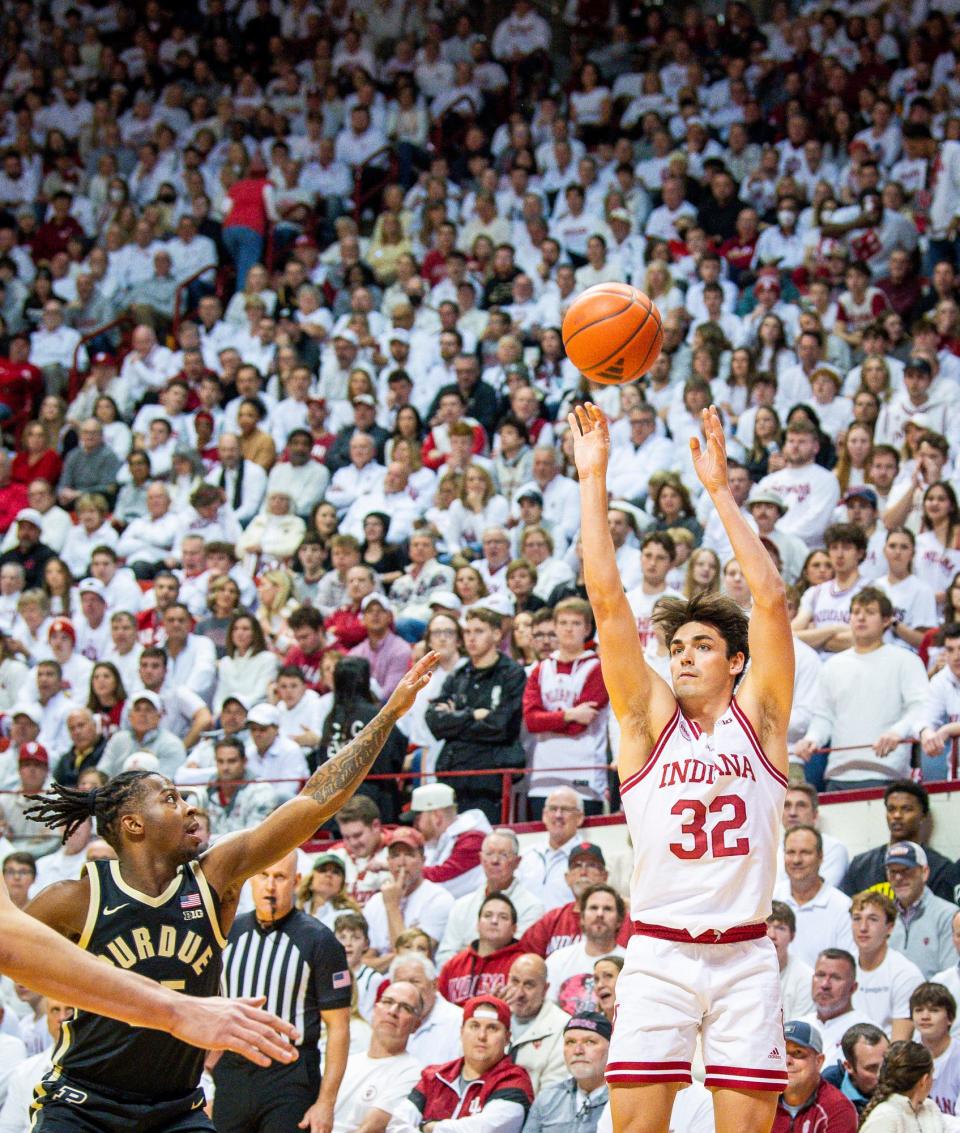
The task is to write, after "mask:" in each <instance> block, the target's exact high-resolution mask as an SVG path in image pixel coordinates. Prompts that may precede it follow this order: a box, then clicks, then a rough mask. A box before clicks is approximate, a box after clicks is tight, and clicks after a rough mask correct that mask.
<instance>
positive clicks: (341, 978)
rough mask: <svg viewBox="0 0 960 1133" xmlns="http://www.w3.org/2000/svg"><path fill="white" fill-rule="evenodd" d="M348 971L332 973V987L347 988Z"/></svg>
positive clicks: (348, 984) (348, 981) (348, 982)
mask: <svg viewBox="0 0 960 1133" xmlns="http://www.w3.org/2000/svg"><path fill="white" fill-rule="evenodd" d="M350 982H351V980H350V969H349V968H348V969H347V970H346V971H345V972H334V973H333V986H334V987H349V986H350Z"/></svg>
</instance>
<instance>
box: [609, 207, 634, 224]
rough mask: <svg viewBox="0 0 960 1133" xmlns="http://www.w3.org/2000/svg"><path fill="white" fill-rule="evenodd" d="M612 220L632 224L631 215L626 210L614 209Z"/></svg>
mask: <svg viewBox="0 0 960 1133" xmlns="http://www.w3.org/2000/svg"><path fill="white" fill-rule="evenodd" d="M610 220H623V221H625V222H626V223H627V224H632V223H633V221H632V219H631V218H630V213H628V212H627V210H626V209H612V210H611V212H610Z"/></svg>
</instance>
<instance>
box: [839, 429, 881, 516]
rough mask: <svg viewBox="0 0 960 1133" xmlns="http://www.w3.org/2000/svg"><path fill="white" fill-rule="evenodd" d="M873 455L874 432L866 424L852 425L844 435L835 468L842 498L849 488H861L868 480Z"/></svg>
mask: <svg viewBox="0 0 960 1133" xmlns="http://www.w3.org/2000/svg"><path fill="white" fill-rule="evenodd" d="M872 455H873V433H871V432H870V430H869V429H868V428H867V426H866V425H861V424H859V423H855V424H853V425H851V426H850V428H849V429H847V431H846V433H845V435H844V438H843V444H842V445H841V446H840V455H839V457H838V458H837V465H836V467H835V468H834V470H833V474H834V476H836V478H837V480H838V482H839V484H840V497H841V499H842V498H843V496H845V495H846V493H847V490H848V489H849V488H859V487H860V486H861V485H863V484H865V483H866V482H867V469H868V468H869V467H870V458H871V456H872Z"/></svg>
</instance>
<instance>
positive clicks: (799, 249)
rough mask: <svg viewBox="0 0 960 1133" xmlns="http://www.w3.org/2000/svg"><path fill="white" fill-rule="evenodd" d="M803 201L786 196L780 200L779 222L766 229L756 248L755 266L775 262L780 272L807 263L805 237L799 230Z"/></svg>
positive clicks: (753, 260)
mask: <svg viewBox="0 0 960 1133" xmlns="http://www.w3.org/2000/svg"><path fill="white" fill-rule="evenodd" d="M799 218H800V202H799V201H798V200H797V199H796V197H791V196H783V197H781V198H780V199H779V201H777V223H776V224H775V225H771V226H770V227H769V228H765V229H764V230H763V232H761V233H760V239H759V240H758V241H757V246H756V248H755V249H754V251H753V259H752V261H751V267H754V268H757V267H762V266H763V265H764V264H774V265H775V266H776V267H777V268H778V270H780V271H792V270H793V269H794V268H798V267H800V266H801V265H802V264H803V257H804V252H805V248H804V243H803V236H802V234H801V233H800V232H799V231H798V230H797V222H798V220H799Z"/></svg>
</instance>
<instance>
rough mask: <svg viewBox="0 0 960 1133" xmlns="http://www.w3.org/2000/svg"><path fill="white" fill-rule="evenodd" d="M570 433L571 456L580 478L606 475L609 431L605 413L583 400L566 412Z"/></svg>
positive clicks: (604, 477) (605, 476)
mask: <svg viewBox="0 0 960 1133" xmlns="http://www.w3.org/2000/svg"><path fill="white" fill-rule="evenodd" d="M567 424H569V426H570V428H571V430H572V432H573V459H574V460H575V462H576V465H577V472H578V473H579V475H580V479H581V480H586V479H588V478H589V477H591V476H599V477H600V478H601V479H603V480H606V478H607V463H608V462H609V460H610V430H609V428H608V427H607V416H606V414H605V413H604V412H603V410H602V409H599V408H597V406H596V405H594V404H593V402H590V401H586V402H584V403H583V405H578V406H577V407H576V409H574V411H573V412H572V413H568V414H567Z"/></svg>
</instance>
